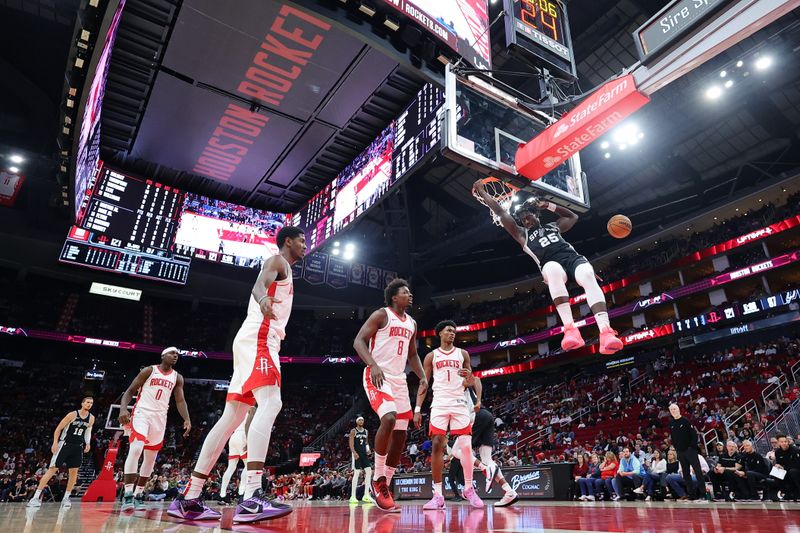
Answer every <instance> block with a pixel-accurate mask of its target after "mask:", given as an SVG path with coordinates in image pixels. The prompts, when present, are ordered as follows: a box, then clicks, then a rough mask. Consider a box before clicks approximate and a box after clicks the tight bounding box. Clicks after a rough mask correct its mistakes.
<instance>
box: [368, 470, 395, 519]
mask: <svg viewBox="0 0 800 533" xmlns="http://www.w3.org/2000/svg"><path fill="white" fill-rule="evenodd" d="M372 498H373V499H374V500H375V505H377V506H378V508H379V509H380V510H381V511H386V512H389V513H391V512H395V511H394V509H395V505H394V498H393V497H392V493H391V492H389V487H388V485H386V478H385V477H382V478H379V479H377V480H374V479H373V480H372Z"/></svg>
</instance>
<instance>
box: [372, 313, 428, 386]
mask: <svg viewBox="0 0 800 533" xmlns="http://www.w3.org/2000/svg"><path fill="white" fill-rule="evenodd" d="M383 309H384V311H385V312H386V317H387V318H388V320H387V321H386V326H384V327H382V328H381V329H379V330H378V331H377V332H376V333H375V335H374V336H373V337H372V341H371V342H370V347H369V351H370V355H372V358H373V359H374V360H375V362H376V363H377V364H378V366H379V367H380V368H381V370H383V373H384V374H389V375H391V376H395V377H397V376H402V375H405V372H406V361H408V346H409V344H411V342H412V337H413V336H414V333H415V332H416V330H417V323H416V322H414V319H413V318H411V315H409V314H408V313H406V315H405V317H404V318H400V317H398V316H397V315H396V314H395V312H394V311H393V310H392V309H391V308H390V307H384V308H383Z"/></svg>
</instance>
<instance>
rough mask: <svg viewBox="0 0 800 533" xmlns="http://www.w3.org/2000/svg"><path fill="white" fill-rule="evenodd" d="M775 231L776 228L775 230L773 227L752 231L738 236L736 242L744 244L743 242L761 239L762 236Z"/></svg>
mask: <svg viewBox="0 0 800 533" xmlns="http://www.w3.org/2000/svg"><path fill="white" fill-rule="evenodd" d="M774 231H775V230H773V229H772V228H771V227H766V228H762V229H759V230H756V231H753V232H750V233H748V234H747V235H742V236H741V237H737V239H736V243H737V244H743V243H746V242H747V241H754V240H756V239H760V238H761V237H764V236H765V235H772V233H773V232H774Z"/></svg>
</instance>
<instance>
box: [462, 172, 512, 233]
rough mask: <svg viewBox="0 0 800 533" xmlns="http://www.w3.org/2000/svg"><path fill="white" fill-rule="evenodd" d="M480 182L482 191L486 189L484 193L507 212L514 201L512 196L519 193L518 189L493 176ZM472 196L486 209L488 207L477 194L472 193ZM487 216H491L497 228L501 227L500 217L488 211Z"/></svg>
mask: <svg viewBox="0 0 800 533" xmlns="http://www.w3.org/2000/svg"><path fill="white" fill-rule="evenodd" d="M481 182H482V183H483V187H484V189H486V192H487V193H488V194H489V196H491V197H492V198H494V200H495V201H496V202H497V203H498V204H499V205H500V207H502V208H503V209H505V210H506V211H508V210H509V208H510V207H511V204H512V202H513V201H514V196H515V195H516V194H517V193H518V192H519V187H515V186H514V185H511V184H510V183H506V182H504V181H502V180H501V179H499V178H495V177H494V176H489V177H488V178H483V179H482V180H481ZM472 195H473V196H474V197H475V199H476V200H478V201H479V202H480V203H481V204H483V205H484V206H486V207H489V206H488V205H486V202H484V201H483V198H481V197H480V195H479V194H478V193H477V192H475V191H472ZM489 214H491V215H492V222H494V223H495V224H496V225H498V226H502V225H503V222H502V221H501V220H500V217H499V216H497V215H496V214H495V212H494V211H492V210H491V209H489Z"/></svg>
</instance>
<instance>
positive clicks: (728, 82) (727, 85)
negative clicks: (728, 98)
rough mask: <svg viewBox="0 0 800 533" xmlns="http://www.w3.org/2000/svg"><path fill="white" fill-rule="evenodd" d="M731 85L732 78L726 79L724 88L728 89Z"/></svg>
mask: <svg viewBox="0 0 800 533" xmlns="http://www.w3.org/2000/svg"><path fill="white" fill-rule="evenodd" d="M731 87H733V80H728V81H726V82H725V88H726V89H730V88H731Z"/></svg>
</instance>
